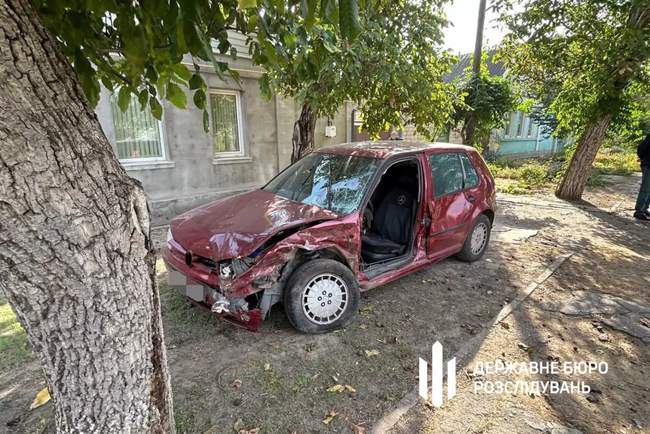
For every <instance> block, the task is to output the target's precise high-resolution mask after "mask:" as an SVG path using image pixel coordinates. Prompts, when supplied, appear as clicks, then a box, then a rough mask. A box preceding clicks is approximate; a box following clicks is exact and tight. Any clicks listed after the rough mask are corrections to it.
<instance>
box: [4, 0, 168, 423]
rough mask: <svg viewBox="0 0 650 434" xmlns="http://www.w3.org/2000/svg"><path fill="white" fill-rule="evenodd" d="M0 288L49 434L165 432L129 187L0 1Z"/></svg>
mask: <svg viewBox="0 0 650 434" xmlns="http://www.w3.org/2000/svg"><path fill="white" fill-rule="evenodd" d="M0 77H1V78H0V107H1V109H0V288H1V289H2V291H3V292H4V293H5V295H6V297H7V299H8V301H9V304H10V305H11V307H12V308H13V309H14V311H15V312H16V315H17V317H18V319H19V321H20V323H21V325H22V326H23V327H24V329H25V330H26V332H27V336H28V338H29V341H30V343H31V344H32V347H33V350H34V353H35V354H36V355H37V356H38V358H39V360H40V362H41V364H42V366H43V370H44V372H45V376H46V380H47V384H48V387H49V389H50V392H51V395H52V398H53V400H54V408H55V417H56V428H57V431H58V432H62V433H68V432H83V433H94V432H97V433H100V432H101V433H111V432H115V433H131V432H173V431H174V423H173V413H172V401H171V390H170V384H169V376H168V371H167V364H166V356H165V348H164V345H163V333H162V323H161V315H160V300H159V295H158V289H157V286H156V280H155V272H154V268H153V265H154V256H153V254H152V251H151V241H150V238H149V211H148V208H147V203H146V199H145V196H144V193H143V191H142V188H141V187H140V185H139V184H138V183H137V182H136V181H134V180H132V179H130V178H129V177H128V176H127V175H126V173H125V172H124V170H123V169H122V167H121V166H120V164H119V163H118V161H117V160H116V158H115V156H114V154H113V152H112V150H111V147H110V145H109V143H108V142H107V140H106V138H105V136H104V134H103V133H102V130H101V127H100V125H99V123H98V121H97V118H96V116H95V114H94V113H93V111H92V109H91V108H90V107H89V106H88V104H87V101H86V99H85V98H84V96H83V94H82V91H81V87H80V86H79V83H78V82H77V79H76V77H75V74H74V72H73V70H72V68H71V67H70V65H69V63H68V62H67V60H66V59H65V58H64V57H63V56H62V55H61V54H60V51H59V50H58V48H57V47H56V45H55V42H54V40H53V39H52V38H51V37H50V36H49V35H48V33H47V32H46V31H45V29H44V28H43V26H42V25H41V23H40V21H39V19H38V17H37V15H36V13H35V11H34V9H33V8H32V7H31V5H30V4H29V3H28V2H27V1H25V0H0Z"/></svg>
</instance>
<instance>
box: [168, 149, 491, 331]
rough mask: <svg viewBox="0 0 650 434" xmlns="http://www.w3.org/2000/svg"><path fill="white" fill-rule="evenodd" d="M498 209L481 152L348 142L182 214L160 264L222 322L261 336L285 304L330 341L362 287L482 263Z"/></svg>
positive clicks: (295, 318)
mask: <svg viewBox="0 0 650 434" xmlns="http://www.w3.org/2000/svg"><path fill="white" fill-rule="evenodd" d="M495 206H496V197H495V186H494V180H493V178H492V176H491V174H490V172H489V170H488V168H487V166H486V165H485V162H484V161H483V159H482V158H481V156H480V155H479V154H478V153H477V152H476V150H475V149H473V148H470V147H466V146H460V145H452V144H446V143H419V142H402V141H388V142H362V143H348V144H343V145H338V146H333V147H327V148H322V149H319V150H317V151H315V152H313V153H311V154H309V155H307V156H306V157H304V158H303V159H301V160H300V161H298V162H297V163H295V164H293V165H291V166H289V167H288V168H287V169H285V170H284V171H283V172H281V173H280V174H279V175H277V176H276V177H275V178H273V179H272V180H271V181H270V182H269V183H268V184H266V185H265V186H264V187H262V188H261V189H259V190H255V191H251V192H248V193H244V194H240V195H236V196H232V197H228V198H226V199H223V200H219V201H216V202H214V203H210V204H208V205H205V206H202V207H199V208H196V209H194V210H192V211H189V212H187V213H185V214H183V215H181V216H179V217H177V218H175V219H174V220H173V221H172V222H171V225H170V230H169V233H168V239H167V244H166V246H165V249H164V254H163V257H164V259H165V262H166V263H167V266H168V270H169V281H170V284H172V285H174V286H178V287H179V288H182V291H183V292H184V294H185V295H186V296H187V297H189V298H190V299H191V300H193V301H195V302H197V303H200V304H202V305H205V306H206V307H209V308H210V309H211V310H212V311H213V312H215V313H217V314H219V315H221V316H223V317H224V318H227V319H231V320H234V321H236V322H238V323H241V324H244V325H245V326H247V327H248V328H250V329H256V328H257V327H259V325H260V323H261V322H262V320H263V319H264V318H265V317H266V316H268V314H269V311H270V310H271V307H272V306H273V305H275V304H276V303H282V304H283V305H284V310H285V312H286V315H287V317H288V318H289V321H290V322H291V324H292V325H293V326H294V327H295V328H296V329H298V330H300V331H302V332H306V333H323V332H327V331H330V330H333V329H336V328H339V327H342V326H344V325H345V324H347V323H348V322H349V321H350V320H351V319H352V318H353V317H354V316H355V315H356V312H357V310H358V307H359V299H360V295H359V294H360V291H365V290H368V289H371V288H374V287H376V286H378V285H383V284H385V283H387V282H390V281H393V280H395V279H398V278H400V277H402V276H405V275H407V274H409V273H413V272H414V271H416V270H419V269H421V268H423V267H427V266H429V265H431V264H433V263H435V262H437V261H440V260H442V259H444V258H447V257H449V256H452V255H456V256H457V257H458V258H460V259H461V260H464V261H469V262H471V261H476V260H478V259H479V258H481V256H482V255H483V254H484V253H485V250H486V248H487V245H488V242H489V240H490V230H491V227H492V222H493V220H494V213H495Z"/></svg>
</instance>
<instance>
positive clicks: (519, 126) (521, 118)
mask: <svg viewBox="0 0 650 434" xmlns="http://www.w3.org/2000/svg"><path fill="white" fill-rule="evenodd" d="M517 118H518V119H519V123H518V124H517V134H516V137H521V134H522V132H523V129H524V122H526V116H525V115H524V114H523V113H521V112H517Z"/></svg>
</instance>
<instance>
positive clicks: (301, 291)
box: [284, 259, 360, 334]
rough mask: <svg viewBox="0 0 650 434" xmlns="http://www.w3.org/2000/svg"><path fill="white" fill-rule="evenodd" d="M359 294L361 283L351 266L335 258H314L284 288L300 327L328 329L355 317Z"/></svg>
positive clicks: (291, 315)
mask: <svg viewBox="0 0 650 434" xmlns="http://www.w3.org/2000/svg"><path fill="white" fill-rule="evenodd" d="M359 298H360V294H359V285H358V284H357V280H356V278H355V277H354V274H352V271H350V269H349V268H347V267H346V266H345V265H343V264H341V263H340V262H337V261H334V260H332V259H314V260H312V261H309V262H306V263H304V264H302V265H301V266H300V267H298V269H297V270H296V271H294V273H293V274H292V275H291V278H290V279H289V281H288V282H287V286H286V287H285V290H284V308H285V311H286V313H287V318H289V322H290V323H291V325H293V326H294V327H295V328H296V329H297V330H299V331H301V332H303V333H313V334H316V333H326V332H329V331H332V330H336V329H338V328H341V327H343V326H345V325H346V324H348V323H349V322H350V321H351V320H352V319H353V318H354V316H355V314H356V312H357V310H358V308H359Z"/></svg>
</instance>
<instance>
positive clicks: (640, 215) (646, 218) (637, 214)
mask: <svg viewBox="0 0 650 434" xmlns="http://www.w3.org/2000/svg"><path fill="white" fill-rule="evenodd" d="M634 218H635V219H637V220H644V221H647V222H650V215H648V214H647V213H645V212H643V211H636V212H635V213H634Z"/></svg>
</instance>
